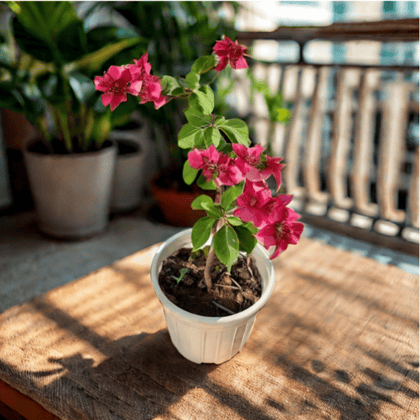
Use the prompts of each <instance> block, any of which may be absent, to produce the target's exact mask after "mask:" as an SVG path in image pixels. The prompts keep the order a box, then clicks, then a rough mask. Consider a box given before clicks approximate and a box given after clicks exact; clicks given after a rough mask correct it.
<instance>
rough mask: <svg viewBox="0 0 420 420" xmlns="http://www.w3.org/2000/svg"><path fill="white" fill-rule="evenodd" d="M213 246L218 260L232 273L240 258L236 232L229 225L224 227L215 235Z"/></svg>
mask: <svg viewBox="0 0 420 420" xmlns="http://www.w3.org/2000/svg"><path fill="white" fill-rule="evenodd" d="M213 246H214V252H215V253H216V256H217V258H218V259H219V260H220V261H221V262H222V263H223V264H224V265H225V266H226V268H227V269H228V271H230V270H231V268H232V265H233V264H234V263H235V261H236V260H237V259H238V256H239V239H238V235H237V234H236V232H235V230H234V229H233V228H232V227H231V226H229V225H224V226H223V227H222V228H221V229H219V230H218V231H217V232H216V234H215V235H214V239H213Z"/></svg>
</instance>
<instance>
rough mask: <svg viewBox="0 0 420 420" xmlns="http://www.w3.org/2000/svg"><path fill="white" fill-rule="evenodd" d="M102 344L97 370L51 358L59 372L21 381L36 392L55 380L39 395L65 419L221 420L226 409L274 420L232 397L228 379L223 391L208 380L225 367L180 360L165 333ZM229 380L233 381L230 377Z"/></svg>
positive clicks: (85, 362) (77, 360)
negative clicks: (45, 382)
mask: <svg viewBox="0 0 420 420" xmlns="http://www.w3.org/2000/svg"><path fill="white" fill-rule="evenodd" d="M96 344H98V343H96ZM103 345H106V349H104V348H103V346H99V348H98V350H100V351H104V350H105V352H106V353H107V355H108V358H107V359H106V360H105V361H103V362H102V363H100V364H98V365H97V366H95V365H94V360H93V359H91V358H89V357H86V356H83V355H82V354H80V353H77V354H74V355H72V356H70V357H65V358H50V359H49V360H48V361H49V362H50V363H51V364H54V365H55V366H57V365H60V367H58V368H55V369H51V370H50V371H42V372H25V376H26V377H27V378H28V377H32V378H33V384H32V386H33V387H34V389H35V388H37V387H38V388H39V386H38V385H36V384H37V382H38V381H39V379H40V378H46V377H48V376H50V375H56V376H58V379H56V380H55V381H53V382H51V383H50V384H49V385H47V386H45V387H43V388H39V392H40V393H41V394H42V395H43V396H44V397H45V396H49V397H47V398H48V399H49V400H50V401H53V404H54V409H55V410H54V411H55V412H58V413H65V416H64V417H65V418H72V419H73V418H74V419H77V420H82V419H96V418H102V416H104V417H106V418H108V416H111V418H114V417H112V416H113V415H114V416H115V418H118V419H120V418H121V419H123V418H139V419H142V420H143V419H144V420H146V419H153V418H155V417H157V416H163V417H165V416H168V418H171V419H172V418H173V419H180V420H182V419H183V418H184V416H185V415H187V414H188V415H189V416H190V417H191V416H194V415H196V416H197V419H198V418H212V417H213V418H214V416H215V418H220V413H221V411H220V410H223V409H224V407H228V408H229V411H230V410H233V411H236V413H237V414H238V415H239V416H240V418H243V419H246V420H256V419H259V420H273V417H272V416H269V415H267V414H266V413H264V411H263V410H261V409H259V408H258V407H256V406H255V405H253V404H252V403H251V402H250V401H248V399H246V398H244V397H243V396H241V395H239V394H237V393H235V391H234V390H232V388H230V387H229V383H228V382H229V379H228V380H227V381H225V384H224V385H225V386H224V385H221V384H220V383H219V381H218V383H215V382H214V381H213V380H212V379H211V378H210V377H209V375H210V376H211V373H212V372H214V371H216V370H217V369H219V368H220V367H221V366H225V365H220V366H219V365H214V364H201V365H197V364H195V363H192V362H190V361H188V360H186V359H185V358H184V357H182V356H181V355H180V354H179V353H178V351H177V350H176V349H175V347H174V346H173V344H172V343H171V340H170V337H169V333H168V331H167V330H166V329H165V330H160V331H158V332H156V333H154V334H147V333H141V334H139V335H133V336H127V337H124V338H122V339H120V340H117V341H115V342H112V343H105V342H104V343H103ZM227 363H229V362H227ZM227 371H229V369H228V370H227ZM230 371H232V370H230ZM231 379H232V381H233V380H234V377H233V376H232V378H231ZM194 391H196V392H197V391H198V392H197V394H196V395H190V396H189V397H187V400H183V402H182V403H180V404H179V405H177V403H178V402H179V401H180V400H181V398H183V397H184V396H185V395H186V394H188V393H189V392H194ZM202 391H204V392H202ZM52 396H53V397H52ZM201 397H202V398H203V400H200V398H201ZM215 400H216V402H217V403H216V404H215ZM47 408H48V407H47ZM209 411H212V412H213V413H214V415H213V416H211V415H210V414H209ZM200 413H202V414H201V415H202V416H204V417H201V416H200ZM218 416H219V417H218ZM165 418H166V417H165Z"/></svg>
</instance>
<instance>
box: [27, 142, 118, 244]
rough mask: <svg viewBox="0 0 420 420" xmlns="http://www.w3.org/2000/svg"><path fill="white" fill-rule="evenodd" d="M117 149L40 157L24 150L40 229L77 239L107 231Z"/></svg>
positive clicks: (109, 148) (28, 150)
mask: <svg viewBox="0 0 420 420" xmlns="http://www.w3.org/2000/svg"><path fill="white" fill-rule="evenodd" d="M116 154H117V148H116V146H115V144H114V143H112V144H110V146H109V147H104V148H103V149H101V150H99V151H97V152H86V153H72V154H68V155H60V154H42V153H36V152H33V151H31V149H30V148H27V147H25V148H24V158H25V164H26V168H27V171H28V178H29V184H30V187H31V193H32V196H33V198H34V202H35V207H36V211H37V218H38V225H39V229H40V230H41V231H42V232H44V233H47V234H49V235H51V236H55V237H57V238H65V239H79V238H84V237H88V236H92V235H94V234H96V233H99V232H101V231H102V230H104V229H105V228H106V226H107V225H108V221H109V207H110V202H111V192H112V190H111V188H112V180H113V176H114V167H115V159H116Z"/></svg>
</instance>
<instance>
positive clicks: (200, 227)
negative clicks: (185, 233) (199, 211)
mask: <svg viewBox="0 0 420 420" xmlns="http://www.w3.org/2000/svg"><path fill="white" fill-rule="evenodd" d="M215 222H216V219H214V218H213V217H202V218H201V219H198V220H197V221H196V222H195V224H194V226H193V228H192V232H191V241H192V244H193V251H197V249H199V248H201V247H202V246H203V245H204V244H205V243H206V242H207V240H208V239H209V238H210V234H211V229H212V227H213V225H214V223H215Z"/></svg>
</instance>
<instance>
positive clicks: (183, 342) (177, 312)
mask: <svg viewBox="0 0 420 420" xmlns="http://www.w3.org/2000/svg"><path fill="white" fill-rule="evenodd" d="M184 246H186V247H188V246H190V247H191V246H192V245H191V229H187V230H184V231H182V232H179V233H177V234H176V235H173V236H172V237H170V238H169V239H168V240H167V241H165V242H164V243H163V244H162V245H161V246H160V247H159V249H158V250H157V252H156V255H155V256H154V258H153V261H152V265H151V268H150V276H151V279H152V284H153V288H154V290H155V293H156V295H157V297H158V299H159V301H160V302H161V304H162V307H163V313H164V315H165V319H166V324H167V327H168V331H169V335H170V337H171V340H172V343H173V344H174V346H175V347H176V348H177V350H178V351H179V352H180V353H181V354H182V355H183V356H184V357H185V358H186V359H188V360H190V361H192V362H194V363H217V364H219V363H223V362H226V361H228V360H229V359H231V358H232V357H233V356H235V355H236V354H237V353H238V352H239V351H240V350H241V349H242V347H243V346H244V344H245V342H246V341H247V339H248V337H249V335H250V334H251V330H252V327H253V325H254V322H255V319H256V316H257V313H258V311H259V310H260V309H261V308H262V307H263V306H264V305H265V304H266V303H267V301H268V299H269V298H270V296H271V294H272V292H273V290H274V283H275V276H274V268H273V264H272V263H271V260H270V259H269V256H268V253H267V251H266V250H265V249H264V248H263V247H262V246H261V245H260V244H257V246H256V247H255V249H254V251H253V252H252V254H251V255H252V256H253V257H254V258H255V263H256V266H257V268H258V270H259V272H260V274H261V278H262V295H261V297H260V299H259V300H258V301H257V302H256V303H254V305H252V306H251V307H249V308H248V309H245V310H244V311H242V312H239V313H237V314H234V315H229V316H225V317H208V316H201V315H195V314H192V313H190V312H187V311H185V310H184V309H181V308H179V307H178V306H176V305H175V304H173V303H172V302H171V301H170V300H169V299H168V298H167V297H166V295H165V294H164V293H163V291H162V289H161V288H160V286H159V280H158V278H159V271H160V269H161V267H162V262H163V260H164V259H165V258H166V257H168V256H169V255H171V254H172V253H173V252H175V251H177V250H178V249H180V248H182V247H184Z"/></svg>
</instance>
